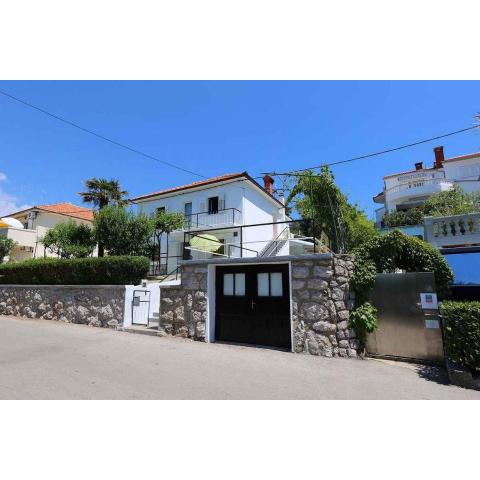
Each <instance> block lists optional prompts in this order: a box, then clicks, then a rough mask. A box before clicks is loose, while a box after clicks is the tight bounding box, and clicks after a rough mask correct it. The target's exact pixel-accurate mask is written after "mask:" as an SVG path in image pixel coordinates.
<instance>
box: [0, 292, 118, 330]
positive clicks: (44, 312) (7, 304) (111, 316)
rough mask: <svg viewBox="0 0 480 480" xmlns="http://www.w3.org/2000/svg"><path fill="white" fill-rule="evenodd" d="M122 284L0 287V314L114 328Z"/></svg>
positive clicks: (116, 323)
mask: <svg viewBox="0 0 480 480" xmlns="http://www.w3.org/2000/svg"><path fill="white" fill-rule="evenodd" d="M124 306H125V287H124V286H123V285H93V286H83V285H80V286H79V285H61V286H56V285H47V286H38V285H0V314H2V315H15V316H19V317H28V318H43V319H45V320H58V321H61V322H71V323H84V324H88V325H92V326H95V327H110V328H116V327H117V325H119V324H121V323H122V322H123V312H124Z"/></svg>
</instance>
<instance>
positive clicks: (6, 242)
mask: <svg viewBox="0 0 480 480" xmlns="http://www.w3.org/2000/svg"><path fill="white" fill-rule="evenodd" d="M16 244H17V242H15V241H14V240H12V239H11V238H7V237H5V236H4V235H0V264H1V263H3V259H4V257H6V256H7V255H10V252H11V251H12V249H13V247H14V246H15V245H16Z"/></svg>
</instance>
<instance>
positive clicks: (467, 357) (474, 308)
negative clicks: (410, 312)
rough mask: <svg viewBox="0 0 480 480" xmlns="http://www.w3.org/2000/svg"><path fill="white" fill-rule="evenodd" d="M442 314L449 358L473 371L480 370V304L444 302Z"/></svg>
mask: <svg viewBox="0 0 480 480" xmlns="http://www.w3.org/2000/svg"><path fill="white" fill-rule="evenodd" d="M440 308H441V314H442V317H443V322H444V330H445V350H446V353H447V357H448V358H449V359H450V360H452V361H453V362H455V363H458V364H460V365H462V366H463V367H465V368H469V369H471V370H473V371H475V370H479V369H480V302H478V301H477V302H453V301H448V302H443V303H442V305H441V307H440Z"/></svg>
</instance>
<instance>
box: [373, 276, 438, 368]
mask: <svg viewBox="0 0 480 480" xmlns="http://www.w3.org/2000/svg"><path fill="white" fill-rule="evenodd" d="M433 292H435V277H434V275H433V273H430V272H410V273H380V274H378V275H377V281H376V283H375V287H374V288H373V290H372V292H371V298H370V299H371V302H372V303H373V305H374V306H375V307H377V309H378V329H377V330H376V331H375V332H373V333H371V334H370V335H368V339H367V352H368V353H370V354H373V355H377V356H387V357H400V358H409V359H416V360H430V361H436V362H440V361H442V359H443V343H442V332H441V329H440V323H439V318H438V310H428V309H423V308H422V306H421V302H420V294H421V293H433Z"/></svg>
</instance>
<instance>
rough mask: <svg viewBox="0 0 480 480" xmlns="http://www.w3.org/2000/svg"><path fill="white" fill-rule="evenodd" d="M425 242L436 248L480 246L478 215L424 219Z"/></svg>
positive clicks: (479, 216) (479, 220)
mask: <svg viewBox="0 0 480 480" xmlns="http://www.w3.org/2000/svg"><path fill="white" fill-rule="evenodd" d="M425 240H426V241H427V242H429V243H430V244H432V245H433V246H435V247H437V248H455V247H470V246H480V213H469V214H465V215H452V216H450V217H426V218H425Z"/></svg>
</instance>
